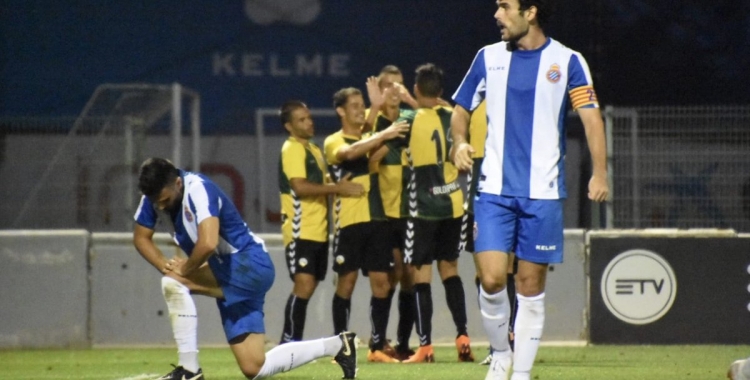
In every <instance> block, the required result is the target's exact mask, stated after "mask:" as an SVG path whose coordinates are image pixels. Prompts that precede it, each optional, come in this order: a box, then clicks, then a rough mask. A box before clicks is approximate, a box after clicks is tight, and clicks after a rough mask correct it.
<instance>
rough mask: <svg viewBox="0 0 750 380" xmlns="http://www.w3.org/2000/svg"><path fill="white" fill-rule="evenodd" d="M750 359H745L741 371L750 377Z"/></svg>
mask: <svg viewBox="0 0 750 380" xmlns="http://www.w3.org/2000/svg"><path fill="white" fill-rule="evenodd" d="M748 360H750V358H748V359H747V360H745V362H744V363H742V367H741V368H740V373H741V374H742V376H744V377H745V378H747V379H750V364H747V362H748Z"/></svg>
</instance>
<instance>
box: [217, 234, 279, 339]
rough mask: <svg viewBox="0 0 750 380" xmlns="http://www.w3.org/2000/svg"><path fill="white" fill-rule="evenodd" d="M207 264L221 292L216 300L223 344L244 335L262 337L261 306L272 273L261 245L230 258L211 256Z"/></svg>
mask: <svg viewBox="0 0 750 380" xmlns="http://www.w3.org/2000/svg"><path fill="white" fill-rule="evenodd" d="M208 264H209V266H210V267H211V271H212V272H213V274H214V276H215V277H216V281H217V282H218V283H219V286H221V290H222V291H223V292H224V298H223V299H217V300H216V305H217V306H218V307H219V313H220V315H221V322H222V324H223V325H224V333H225V334H226V336H227V341H231V340H232V339H234V338H236V337H238V336H240V335H243V334H248V333H253V334H265V332H266V329H265V325H264V323H263V304H264V303H265V299H266V293H267V292H268V290H269V289H271V285H272V284H273V280H274V277H275V275H276V272H275V270H274V267H273V262H272V261H271V257H270V256H269V255H268V252H266V251H265V250H264V249H263V247H262V246H261V245H257V246H255V247H253V248H251V249H250V250H249V251H244V252H237V253H234V254H231V255H212V256H211V257H210V258H209V260H208Z"/></svg>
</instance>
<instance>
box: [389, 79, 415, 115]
mask: <svg viewBox="0 0 750 380" xmlns="http://www.w3.org/2000/svg"><path fill="white" fill-rule="evenodd" d="M393 87H394V88H395V90H396V91H398V97H399V99H401V102H403V103H406V104H408V105H409V106H410V107H411V108H414V109H416V108H419V104H417V101H416V99H414V97H413V96H411V94H410V93H409V90H407V89H406V87H404V85H403V84H401V83H394V84H393Z"/></svg>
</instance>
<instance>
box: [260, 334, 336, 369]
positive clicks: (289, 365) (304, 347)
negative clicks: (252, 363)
mask: <svg viewBox="0 0 750 380" xmlns="http://www.w3.org/2000/svg"><path fill="white" fill-rule="evenodd" d="M339 350H341V338H339V337H338V336H332V337H330V338H322V339H315V340H305V341H302V342H289V343H284V344H281V345H278V346H276V347H274V348H272V349H271V350H270V351H268V352H266V362H265V363H263V367H262V368H261V369H260V371H259V372H258V375H257V376H255V377H254V379H262V378H264V377H269V376H272V375H275V374H277V373H280V372H286V371H289V370H292V369H294V368H297V367H299V366H301V365H303V364H306V363H309V362H311V361H313V360H315V359H317V358H321V357H323V356H335V355H336V354H338V352H339Z"/></svg>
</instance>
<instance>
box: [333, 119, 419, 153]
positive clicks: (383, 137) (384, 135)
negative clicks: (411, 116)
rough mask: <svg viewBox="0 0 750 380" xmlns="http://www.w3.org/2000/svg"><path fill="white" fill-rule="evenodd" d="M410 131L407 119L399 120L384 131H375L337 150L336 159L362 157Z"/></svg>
mask: <svg viewBox="0 0 750 380" xmlns="http://www.w3.org/2000/svg"><path fill="white" fill-rule="evenodd" d="M408 131H409V123H407V122H405V121H397V122H395V123H393V124H391V125H390V126H389V127H388V128H386V129H384V130H383V131H382V132H378V133H375V134H374V135H372V136H370V137H368V138H366V139H362V140H360V141H357V142H356V143H354V144H352V145H345V146H343V147H341V149H339V150H338V151H337V152H336V159H337V160H339V161H349V160H354V159H356V158H359V157H362V156H364V155H365V154H367V153H369V152H370V151H371V150H373V149H375V148H377V147H379V146H381V145H383V143H384V142H386V141H388V140H392V139H395V138H397V137H404V136H406V133H407V132H408Z"/></svg>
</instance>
